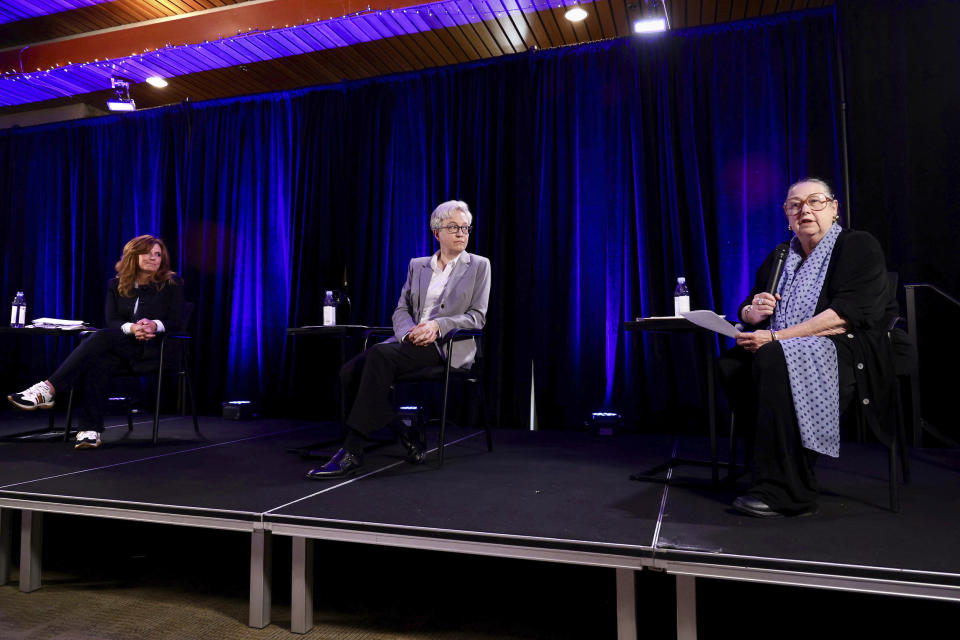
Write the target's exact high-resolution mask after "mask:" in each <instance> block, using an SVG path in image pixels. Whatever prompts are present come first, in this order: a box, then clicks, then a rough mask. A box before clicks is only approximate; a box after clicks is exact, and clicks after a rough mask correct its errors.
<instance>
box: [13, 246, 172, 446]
mask: <svg viewBox="0 0 960 640" xmlns="http://www.w3.org/2000/svg"><path fill="white" fill-rule="evenodd" d="M115 269H116V271H117V275H116V277H114V278H113V279H112V280H110V282H109V283H107V296H106V302H105V303H104V314H103V315H104V325H105V328H103V329H100V330H99V331H97V332H96V333H94V334H92V335H91V336H89V337H88V338H86V339H85V340H82V341H81V342H80V344H79V345H78V346H77V348H76V349H74V350H73V352H71V353H70V355H69V356H67V359H66V360H64V361H63V364H61V365H60V367H58V368H57V370H56V371H54V372H53V374H52V375H51V376H50V377H49V378H48V379H46V380H43V381H41V382H38V383H37V384H35V385H33V386H32V387H30V388H29V389H25V390H24V391H21V392H20V393H14V394H11V395H9V396H7V399H8V400H9V401H10V403H11V404H13V406H15V407H17V408H18V409H23V410H26V411H31V410H34V409H49V408H51V407H53V404H54V397H55V396H56V395H58V394H60V393H64V392H67V391H70V390H71V389H76V390H78V391H79V392H80V394H79V402H78V407H77V419H78V424H79V427H78V428H79V431H78V433H77V441H76V445H75V446H76V448H77V449H92V448H96V447H99V446H100V433H101V432H102V431H103V410H104V404H105V402H106V399H107V391H108V385H109V382H110V378H111V377H113V376H115V375H122V374H123V373H124V372H125V371H128V370H129V369H130V365H131V364H132V363H134V362H137V361H144V360H158V359H159V354H160V345H159V341H157V340H155V339H156V337H157V335H158V334H160V333H163V332H164V331H169V332H177V331H181V330H182V327H181V323H182V321H183V282H182V281H181V280H180V279H179V278H177V274H175V273H174V272H173V271H171V270H170V255H169V253H167V247H166V245H164V243H163V240H161V239H160V238H155V237H154V236H150V235H142V236H137V237H136V238H134V239H132V240H130V241H129V242H128V243H127V244H126V245H124V247H123V254H122V255H121V256H120V260H119V261H118V262H117V264H116V266H115Z"/></svg>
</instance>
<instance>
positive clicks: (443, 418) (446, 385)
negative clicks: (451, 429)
mask: <svg viewBox="0 0 960 640" xmlns="http://www.w3.org/2000/svg"><path fill="white" fill-rule="evenodd" d="M449 395H450V359H449V358H447V367H446V373H445V375H444V377H443V408H442V409H441V410H440V462H439V464H437V467H438V468H439V467H442V466H443V452H444V450H445V449H446V444H447V397H448V396H449Z"/></svg>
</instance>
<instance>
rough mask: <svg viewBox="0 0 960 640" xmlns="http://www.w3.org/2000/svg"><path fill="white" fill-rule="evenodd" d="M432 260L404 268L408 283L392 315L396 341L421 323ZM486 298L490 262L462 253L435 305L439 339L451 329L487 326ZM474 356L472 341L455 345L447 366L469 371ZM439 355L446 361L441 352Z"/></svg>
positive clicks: (422, 260) (475, 348)
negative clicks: (438, 310) (438, 312)
mask: <svg viewBox="0 0 960 640" xmlns="http://www.w3.org/2000/svg"><path fill="white" fill-rule="evenodd" d="M431 257H432V256H427V257H425V258H414V259H413V260H411V261H410V266H409V267H407V281H406V283H405V284H404V285H403V290H402V291H401V292H400V299H399V300H398V301H397V308H396V309H395V310H394V312H393V335H394V338H395V339H396V340H398V341H399V340H403V337H404V336H405V335H407V334H408V333H410V330H411V329H413V328H414V327H415V326H417V324H418V322H419V320H420V312H421V311H422V310H423V302H424V299H425V298H426V297H427V288H428V287H429V286H430V276H431V275H433V271H432V270H431V269H430V258H431ZM489 298H490V261H489V260H487V259H486V258H484V257H483V256H478V255H474V254H470V253H467V252H466V251H464V252H463V253H462V254H460V259H459V260H458V261H457V264H456V265H454V267H453V272H452V273H451V274H450V279H449V280H447V285H446V286H445V287H444V289H443V293H442V294H440V299H439V300H438V301H437V304H438V305H439V306H440V314H439V315H438V316H437V317H436V318H434V320H436V321H437V324H439V325H440V335H441V336H444V335H446V334H447V332H448V331H450V330H451V329H482V328H483V325H484V324H485V322H486V317H487V301H488V299H489ZM438 348H439V347H438ZM476 353H477V345H476V343H475V341H473V340H460V341H457V342H454V343H453V354H452V356H451V358H452V360H451V362H450V364H451V365H452V366H454V367H457V368H461V367H468V366H470V364H471V363H472V362H473V358H474V356H475V355H476ZM441 355H442V356H443V357H444V358H446V357H447V354H446V353H444V352H443V350H441Z"/></svg>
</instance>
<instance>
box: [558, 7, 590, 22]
mask: <svg viewBox="0 0 960 640" xmlns="http://www.w3.org/2000/svg"><path fill="white" fill-rule="evenodd" d="M587 15H588V14H587V12H586V10H585V9H583V7H576V6H575V7H573V8H572V9H570V10H569V11H567V12H566V13H565V14H563V17H564V18H566V19H567V20H569V21H570V22H583V21H584V20H585V19H586V18H587Z"/></svg>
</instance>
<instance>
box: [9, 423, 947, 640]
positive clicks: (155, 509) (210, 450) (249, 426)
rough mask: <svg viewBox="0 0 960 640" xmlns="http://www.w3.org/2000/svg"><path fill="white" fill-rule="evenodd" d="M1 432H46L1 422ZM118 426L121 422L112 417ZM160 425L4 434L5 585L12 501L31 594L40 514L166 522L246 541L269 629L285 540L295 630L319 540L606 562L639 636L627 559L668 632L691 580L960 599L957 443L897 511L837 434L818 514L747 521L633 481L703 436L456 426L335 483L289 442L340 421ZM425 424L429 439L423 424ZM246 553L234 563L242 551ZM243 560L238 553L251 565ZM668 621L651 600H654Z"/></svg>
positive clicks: (672, 488) (689, 486) (697, 477)
mask: <svg viewBox="0 0 960 640" xmlns="http://www.w3.org/2000/svg"><path fill="white" fill-rule="evenodd" d="M3 417H4V420H3V421H2V422H0V436H3V435H6V434H8V433H12V432H17V431H23V430H25V429H28V428H31V427H37V426H42V425H43V423H45V421H46V416H45V415H43V414H36V415H34V414H5V415H4V416H3ZM118 422H122V419H121V420H118ZM201 431H202V433H203V437H202V439H200V440H198V439H197V438H196V436H195V434H194V433H193V428H192V424H191V420H190V419H189V418H173V417H171V418H165V419H164V420H163V422H162V423H161V431H160V435H161V443H160V445H159V446H156V447H155V446H152V444H151V442H150V437H151V433H150V426H149V421H144V422H143V423H140V424H138V425H137V427H136V429H135V430H134V431H133V432H128V431H127V428H126V424H123V425H119V426H115V427H111V428H109V429H107V430H106V431H105V435H104V445H103V447H102V448H101V449H99V450H96V451H75V450H74V449H73V448H72V446H71V445H70V444H65V443H63V442H17V443H2V444H0V508H2V509H3V518H2V520H0V546H2V553H0V582H4V583H5V582H6V581H7V580H8V577H9V567H10V564H11V563H10V554H11V548H12V546H13V545H12V540H11V535H10V524H11V517H10V515H11V512H12V510H20V511H22V513H23V517H22V519H21V521H22V525H21V537H22V538H21V539H22V542H21V559H20V588H21V590H23V591H32V590H34V589H37V588H39V587H40V584H41V583H40V570H41V557H40V556H41V548H42V547H41V534H42V513H44V512H54V513H67V514H78V515H87V516H94V517H101V518H117V519H124V520H134V521H146V522H158V523H166V524H174V525H182V526H194V527H208V528H214V529H223V530H234V531H244V532H249V533H250V534H251V556H250V577H251V584H250V621H249V622H250V624H251V626H255V627H263V626H265V625H266V624H268V623H269V612H270V587H269V584H270V580H269V573H270V567H271V558H270V550H271V543H270V540H271V537H272V536H273V535H282V536H289V537H291V538H292V540H293V558H292V568H293V576H292V582H291V584H292V590H293V593H292V598H291V602H292V612H291V614H292V615H291V620H292V627H293V630H294V631H297V632H305V631H307V630H309V629H310V627H311V626H312V612H313V606H312V603H313V598H312V569H313V560H312V548H313V547H312V541H313V540H315V539H321V540H339V541H350V542H358V543H366V544H373V545H379V546H400V547H410V548H418V549H430V550H438V551H453V552H460V553H468V554H476V555H486V556H502V557H507V558H523V559H535V560H542V561H549V562H562V563H573V564H581V565H594V566H603V567H612V568H615V569H616V570H617V571H616V576H617V603H618V623H617V626H618V633H619V637H621V638H634V637H636V605H635V599H634V591H633V589H634V573H633V572H634V571H637V570H641V569H645V568H651V569H657V570H661V571H666V572H668V573H672V574H675V575H676V576H677V583H676V585H677V606H678V637H681V638H691V637H695V635H696V628H695V614H694V611H695V582H694V581H695V578H696V577H713V578H723V579H732V580H742V581H752V582H769V583H776V584H790V585H799V586H810V587H822V588H830V589H842V590H850V591H861V592H868V593H886V594H893V595H904V596H915V597H923V598H933V599H941V600H953V601H960V554H957V553H956V552H955V551H954V549H955V546H956V540H958V539H960V512H958V511H957V510H956V509H955V508H954V505H955V504H956V502H957V498H958V496H960V452H957V451H953V450H921V451H912V452H911V463H912V471H913V482H912V483H911V484H910V485H906V486H904V487H903V490H902V496H901V500H902V510H901V512H900V513H898V514H894V513H891V512H889V511H888V510H887V508H886V505H887V502H886V496H887V480H886V453H885V451H884V450H883V449H881V448H879V447H872V446H868V445H855V444H847V443H845V444H844V445H843V448H842V456H843V457H842V458H840V459H839V460H825V461H824V462H822V463H821V464H820V466H819V467H818V468H819V477H820V480H821V486H822V489H823V500H822V506H821V510H820V513H819V514H817V515H815V516H810V517H803V518H791V519H778V520H757V519H754V518H749V517H745V516H741V515H739V514H737V513H735V512H733V511H732V510H731V509H730V507H729V504H730V502H731V501H732V499H733V497H734V496H735V491H734V490H732V489H729V488H726V487H720V488H715V487H714V486H713V485H711V482H710V471H709V469H707V468H697V467H678V468H676V469H674V470H673V471H672V472H671V473H672V478H671V480H670V481H669V482H668V483H665V482H661V481H642V482H635V481H631V480H629V476H630V475H631V474H632V473H634V472H636V471H638V470H642V469H645V468H649V467H654V466H656V465H657V464H658V463H660V462H662V461H663V460H666V459H668V458H669V457H670V456H671V455H672V454H673V453H674V449H675V448H676V449H677V451H676V453H677V454H679V455H681V456H684V457H706V456H707V453H708V445H707V441H706V438H681V439H680V440H676V439H674V438H673V437H665V436H640V435H617V436H596V435H592V434H587V433H569V432H549V431H540V432H529V431H519V430H500V431H496V432H495V434H494V451H493V452H492V453H488V452H487V451H486V446H485V442H484V438H483V435H482V432H480V431H473V430H464V429H455V428H454V429H451V430H450V432H449V433H448V442H449V444H448V448H447V453H446V461H445V464H444V466H443V468H442V469H440V470H438V469H437V468H436V466H435V464H436V456H435V455H432V456H430V457H428V462H427V464H425V465H422V466H416V467H414V466H410V465H408V464H406V463H404V462H403V460H402V457H401V456H402V450H401V449H400V447H399V446H398V445H393V446H387V447H383V448H380V449H378V450H376V451H374V452H372V453H370V454H369V455H368V457H367V461H366V462H367V464H366V466H365V468H364V473H363V474H361V475H358V476H357V477H355V478H352V479H350V480H347V481H341V482H311V481H307V480H305V479H303V474H304V472H305V471H306V470H307V469H309V468H310V466H311V465H312V464H313V463H311V461H304V460H301V459H299V458H298V457H297V456H294V455H291V454H290V453H287V451H288V449H290V448H292V447H296V446H298V445H299V444H302V443H303V442H305V441H309V440H317V439H322V438H325V437H331V436H333V435H334V434H335V433H336V427H335V426H334V425H319V426H318V425H316V424H314V423H307V422H297V421H279V420H258V421H251V422H234V421H226V420H222V419H219V418H205V419H203V420H202V421H201ZM434 435H435V434H434ZM238 561H239V560H238ZM243 561H244V562H246V559H244V560H243ZM654 613H655V614H656V615H663V612H654Z"/></svg>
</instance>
